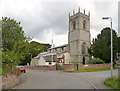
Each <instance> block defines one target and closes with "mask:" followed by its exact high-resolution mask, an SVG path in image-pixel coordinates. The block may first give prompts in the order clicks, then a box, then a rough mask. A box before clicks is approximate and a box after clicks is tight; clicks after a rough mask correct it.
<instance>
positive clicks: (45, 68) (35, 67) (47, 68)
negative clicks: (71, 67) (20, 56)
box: [25, 65, 56, 71]
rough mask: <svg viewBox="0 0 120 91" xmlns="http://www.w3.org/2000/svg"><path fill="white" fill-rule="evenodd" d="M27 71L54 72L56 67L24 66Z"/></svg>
mask: <svg viewBox="0 0 120 91" xmlns="http://www.w3.org/2000/svg"><path fill="white" fill-rule="evenodd" d="M25 68H27V69H37V70H46V71H54V70H56V65H52V66H25Z"/></svg>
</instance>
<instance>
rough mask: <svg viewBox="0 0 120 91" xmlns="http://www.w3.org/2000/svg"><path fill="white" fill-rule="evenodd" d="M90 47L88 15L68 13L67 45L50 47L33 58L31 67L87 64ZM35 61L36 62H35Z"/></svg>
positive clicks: (89, 59)
mask: <svg viewBox="0 0 120 91" xmlns="http://www.w3.org/2000/svg"><path fill="white" fill-rule="evenodd" d="M89 47H90V13H89V14H88V15H87V14H85V10H84V13H81V12H80V8H79V9H78V12H77V13H75V12H74V11H73V14H72V15H70V13H69V33H68V44H65V45H61V46H57V47H52V48H49V49H48V50H47V52H45V53H40V54H39V55H38V56H37V57H35V58H33V59H32V61H31V65H51V64H52V65H54V64H56V63H64V64H83V65H85V64H89V63H91V57H90V55H89V54H88V48H89ZM35 60H36V61H35ZM43 60H44V63H43Z"/></svg>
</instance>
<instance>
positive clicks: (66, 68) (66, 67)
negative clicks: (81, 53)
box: [63, 64, 74, 71]
mask: <svg viewBox="0 0 120 91" xmlns="http://www.w3.org/2000/svg"><path fill="white" fill-rule="evenodd" d="M63 68H64V71H73V70H74V64H64V67H63Z"/></svg>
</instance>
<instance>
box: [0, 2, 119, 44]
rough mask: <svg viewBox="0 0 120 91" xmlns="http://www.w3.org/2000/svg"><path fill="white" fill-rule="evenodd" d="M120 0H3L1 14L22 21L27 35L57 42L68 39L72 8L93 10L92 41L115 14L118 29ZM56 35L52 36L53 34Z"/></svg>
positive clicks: (114, 23) (114, 19)
mask: <svg viewBox="0 0 120 91" xmlns="http://www.w3.org/2000/svg"><path fill="white" fill-rule="evenodd" d="M118 1H119V0H74V1H73V0H0V17H5V16H7V17H9V18H11V19H15V20H16V21H20V22H21V26H22V27H23V30H24V32H25V34H26V35H27V36H30V37H32V40H33V41H37V42H40V43H49V44H51V42H52V39H53V43H54V45H55V46H59V45H63V44H67V43H68V31H69V21H68V19H69V13H70V14H71V15H72V12H73V10H75V12H78V8H79V7H80V11H81V12H83V11H84V9H85V10H86V14H88V12H90V34H91V41H92V39H93V38H96V36H97V34H99V33H100V31H101V30H102V29H103V28H105V27H109V26H110V20H102V17H104V16H109V17H112V22H113V29H114V30H116V32H117V33H118ZM52 36H53V37H52Z"/></svg>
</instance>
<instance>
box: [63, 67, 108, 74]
mask: <svg viewBox="0 0 120 91" xmlns="http://www.w3.org/2000/svg"><path fill="white" fill-rule="evenodd" d="M106 70H110V68H96V69H95V68H94V69H88V68H85V69H80V70H76V71H65V72H71V73H72V72H76V73H77V72H94V71H106Z"/></svg>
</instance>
